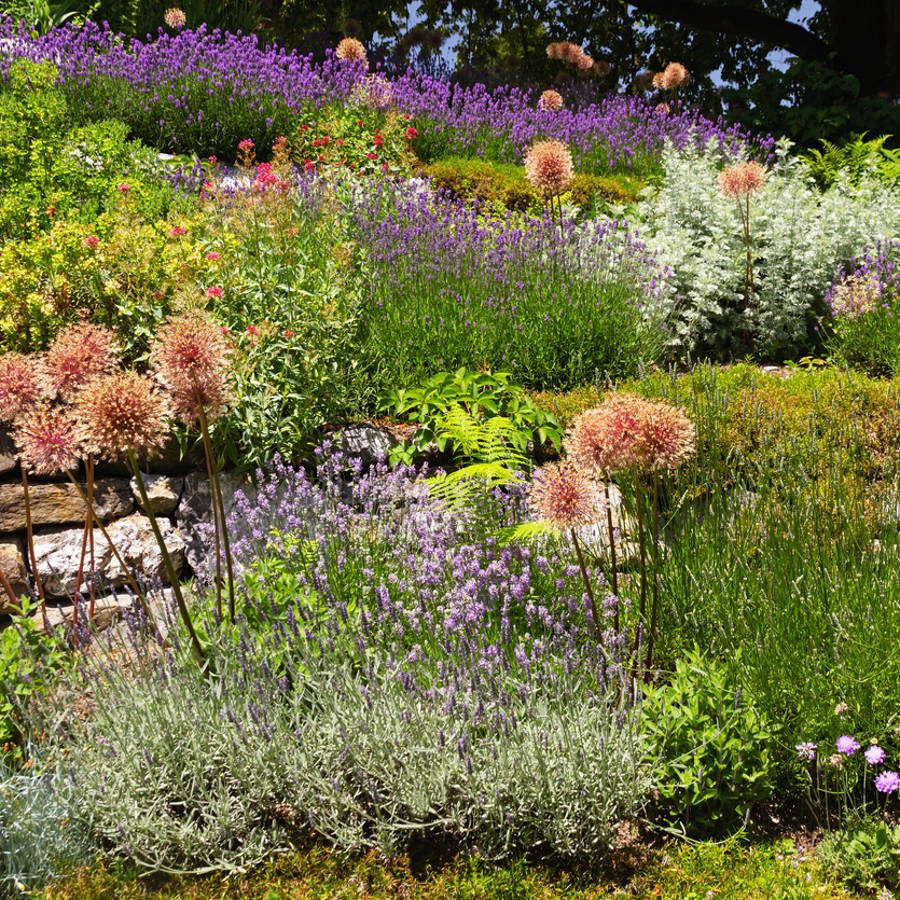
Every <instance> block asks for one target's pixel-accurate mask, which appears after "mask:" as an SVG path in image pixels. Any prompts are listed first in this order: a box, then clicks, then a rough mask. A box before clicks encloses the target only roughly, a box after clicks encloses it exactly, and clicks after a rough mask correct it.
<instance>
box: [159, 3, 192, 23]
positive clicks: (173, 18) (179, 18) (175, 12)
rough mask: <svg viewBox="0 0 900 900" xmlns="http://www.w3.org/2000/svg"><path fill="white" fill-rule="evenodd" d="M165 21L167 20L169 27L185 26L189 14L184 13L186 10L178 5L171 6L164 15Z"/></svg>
mask: <svg viewBox="0 0 900 900" xmlns="http://www.w3.org/2000/svg"><path fill="white" fill-rule="evenodd" d="M163 22H165V23H166V25H168V26H169V28H184V26H185V25H187V16H186V15H185V14H184V11H183V10H181V9H179V8H178V7H177V6H171V7H169V9H167V10H166V12H165V15H163Z"/></svg>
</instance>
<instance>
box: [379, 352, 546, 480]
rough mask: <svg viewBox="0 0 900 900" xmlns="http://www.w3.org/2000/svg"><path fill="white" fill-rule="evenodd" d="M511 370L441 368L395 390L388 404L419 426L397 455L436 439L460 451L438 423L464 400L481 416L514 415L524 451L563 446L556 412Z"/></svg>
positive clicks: (405, 457)
mask: <svg viewBox="0 0 900 900" xmlns="http://www.w3.org/2000/svg"><path fill="white" fill-rule="evenodd" d="M510 377H511V376H510V375H509V373H508V372H470V371H469V370H467V369H464V368H463V369H459V370H458V371H456V372H438V373H437V374H436V375H434V376H433V377H432V378H429V379H428V381H427V382H425V384H424V385H422V387H413V388H405V389H404V388H400V389H398V390H393V391H389V392H388V393H387V395H386V397H385V399H384V400H383V401H382V404H381V406H382V409H383V410H384V411H385V412H387V413H389V414H390V415H393V416H397V417H399V418H402V419H406V420H407V421H409V422H412V423H414V424H416V425H418V426H419V427H418V428H417V429H416V431H415V433H414V434H413V436H412V438H411V439H410V440H408V441H406V442H404V443H403V444H400V445H398V446H397V447H395V448H394V449H393V450H392V451H391V458H392V459H393V460H395V461H404V462H411V461H412V459H413V457H414V456H415V455H416V454H417V453H422V452H425V451H426V450H427V449H428V447H429V446H430V445H431V444H432V442H434V443H435V444H436V446H437V449H438V450H439V451H440V452H441V453H444V452H449V453H451V454H454V453H456V452H458V451H459V450H460V449H461V448H460V447H459V446H457V445H456V444H455V443H454V442H452V441H449V440H448V439H447V438H446V437H442V436H436V434H435V429H436V427H437V426H438V424H439V423H440V422H441V421H442V420H443V419H444V417H445V416H446V414H447V413H448V412H450V410H452V409H453V408H454V407H456V406H461V407H462V408H463V409H464V410H465V411H466V412H467V413H468V414H469V415H471V416H472V417H473V418H474V419H475V420H476V421H479V422H483V421H484V420H486V419H489V418H493V417H494V416H502V417H504V418H506V419H508V420H509V422H510V424H511V425H512V428H513V431H512V432H511V435H510V437H511V440H512V444H513V447H514V449H515V450H516V451H518V452H519V453H521V454H524V453H526V452H529V451H530V450H532V449H540V448H542V447H543V446H544V445H545V444H548V443H549V444H550V445H551V446H552V447H553V448H554V449H555V450H556V451H557V452H559V448H560V445H561V443H562V429H561V428H560V427H559V425H558V424H557V422H556V419H555V418H554V417H553V415H552V414H550V413H548V412H546V411H544V410H543V409H541V408H540V407H539V406H537V405H536V404H535V403H534V402H533V401H532V400H531V399H530V398H529V397H528V395H527V394H526V393H525V391H524V389H523V388H521V387H519V386H518V385H516V384H513V383H511V381H510Z"/></svg>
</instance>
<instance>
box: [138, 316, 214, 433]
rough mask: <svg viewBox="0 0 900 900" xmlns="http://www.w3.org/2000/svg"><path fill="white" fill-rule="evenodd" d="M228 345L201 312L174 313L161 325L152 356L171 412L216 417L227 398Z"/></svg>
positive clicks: (187, 418)
mask: <svg viewBox="0 0 900 900" xmlns="http://www.w3.org/2000/svg"><path fill="white" fill-rule="evenodd" d="M228 355H229V347H228V342H227V341H226V339H225V335H224V334H223V333H222V330H221V329H220V328H219V327H218V326H217V325H214V324H213V323H212V322H210V321H209V319H207V318H206V317H205V316H204V315H202V314H200V313H188V314H185V315H181V316H173V317H171V318H170V319H168V321H167V322H166V323H165V325H163V327H162V329H161V331H160V337H159V340H158V342H157V343H156V345H155V347H154V348H153V352H152V358H153V361H154V363H155V365H156V369H157V372H158V374H159V380H160V381H161V382H162V383H163V385H164V386H165V387H166V388H167V390H168V392H169V402H170V406H171V409H172V412H173V414H174V415H175V416H176V417H177V418H178V419H180V420H181V421H183V422H185V423H188V424H189V423H191V422H195V421H196V420H197V419H198V418H199V417H200V407H202V408H203V412H204V413H205V414H206V416H207V418H209V419H214V418H217V417H218V416H219V415H220V414H221V413H222V411H223V410H224V408H225V406H226V405H227V403H228V400H229V394H228V382H227V379H228Z"/></svg>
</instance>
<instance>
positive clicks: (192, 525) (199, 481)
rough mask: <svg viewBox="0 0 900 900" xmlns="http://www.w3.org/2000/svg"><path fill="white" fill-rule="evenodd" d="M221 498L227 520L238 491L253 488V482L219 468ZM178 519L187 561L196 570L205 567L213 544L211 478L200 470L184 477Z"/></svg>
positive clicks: (177, 513)
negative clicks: (249, 482)
mask: <svg viewBox="0 0 900 900" xmlns="http://www.w3.org/2000/svg"><path fill="white" fill-rule="evenodd" d="M219 479H220V480H221V482H222V498H223V500H224V503H225V518H226V521H227V519H228V516H229V515H230V514H231V511H232V510H233V509H234V497H235V494H236V493H237V491H242V492H243V493H244V494H248V493H250V492H252V485H250V484H247V483H245V482H244V480H243V479H242V478H240V477H239V476H237V475H232V474H231V473H230V472H220V473H219ZM175 523H176V524H177V526H178V529H179V531H180V532H181V534H182V537H183V539H184V542H185V553H186V555H187V561H188V565H190V567H191V568H192V569H193V570H194V571H195V572H200V571H204V570H205V568H206V562H207V559H208V557H209V555H210V550H211V548H212V546H213V530H212V502H211V493H210V489H209V478H207V477H206V475H205V474H203V473H201V472H190V473H188V474H187V475H186V476H185V478H184V489H183V490H182V492H181V500H180V501H179V502H178V508H177V509H176V511H175Z"/></svg>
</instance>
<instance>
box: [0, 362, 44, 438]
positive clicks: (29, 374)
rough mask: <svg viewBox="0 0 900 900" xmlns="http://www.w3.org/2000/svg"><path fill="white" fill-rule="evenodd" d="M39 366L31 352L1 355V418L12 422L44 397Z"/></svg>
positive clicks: (42, 380) (1, 420) (40, 367)
mask: <svg viewBox="0 0 900 900" xmlns="http://www.w3.org/2000/svg"><path fill="white" fill-rule="evenodd" d="M42 368H43V367H42V366H41V363H40V362H39V361H38V359H37V357H34V356H25V355H24V354H22V353H4V354H2V355H0V422H4V423H6V424H10V423H12V422H14V421H15V420H16V419H18V418H19V416H21V415H22V414H23V413H24V412H25V411H26V410H27V409H29V408H30V407H32V406H34V404H35V403H37V402H38V401H40V400H41V399H42V398H43V397H44V390H45V386H44V378H43V371H42Z"/></svg>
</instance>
